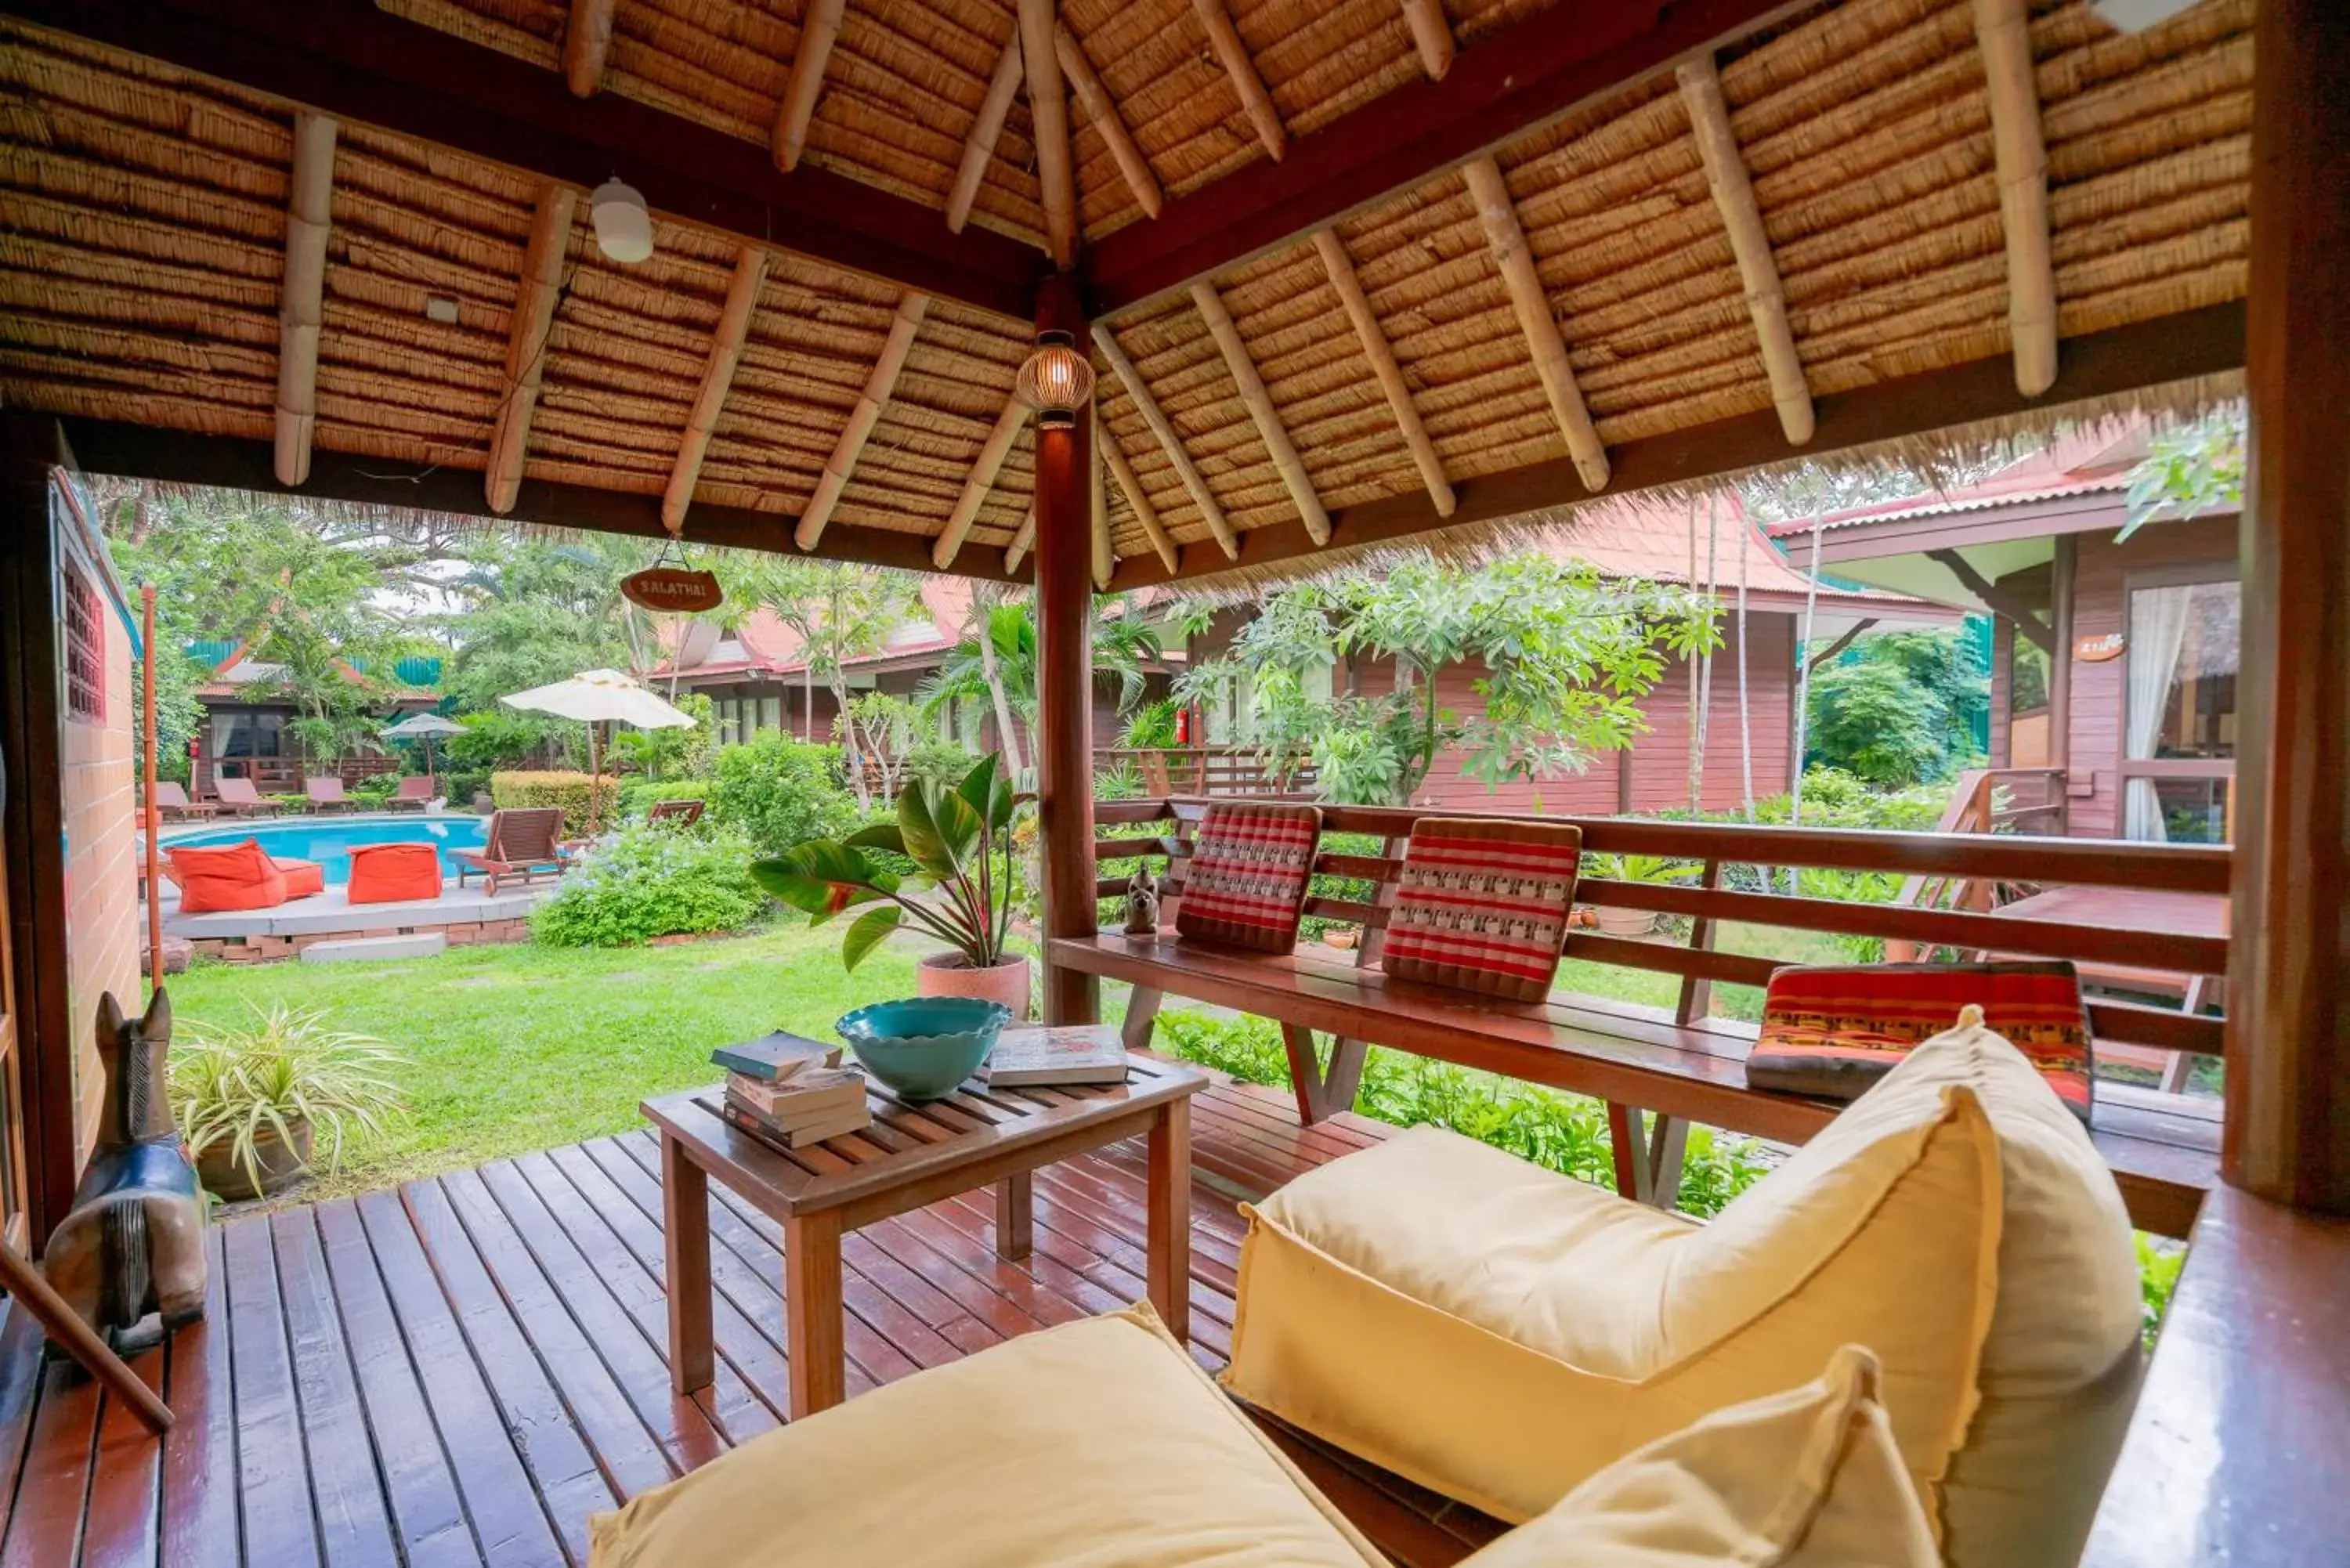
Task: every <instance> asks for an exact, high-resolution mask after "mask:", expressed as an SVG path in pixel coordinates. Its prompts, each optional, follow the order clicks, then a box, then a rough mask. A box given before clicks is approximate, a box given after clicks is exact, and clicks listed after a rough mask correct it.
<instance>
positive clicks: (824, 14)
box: [775, 0, 848, 173]
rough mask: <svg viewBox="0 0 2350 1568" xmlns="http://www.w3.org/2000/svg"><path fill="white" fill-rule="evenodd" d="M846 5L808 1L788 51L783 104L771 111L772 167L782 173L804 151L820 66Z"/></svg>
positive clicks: (820, 87) (843, 0) (844, 1)
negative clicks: (789, 58) (793, 45)
mask: <svg viewBox="0 0 2350 1568" xmlns="http://www.w3.org/2000/svg"><path fill="white" fill-rule="evenodd" d="M847 5H848V0H808V8H807V14H806V16H805V17H804V18H803V19H802V21H801V23H800V41H799V47H797V48H795V49H794V50H793V51H792V74H791V76H790V77H789V78H787V79H786V80H785V83H784V105H783V108H782V109H779V110H777V111H776V114H775V167H776V168H778V169H781V170H783V171H785V172H786V173H788V172H790V171H792V170H794V169H796V168H798V167H799V164H800V154H801V153H803V152H805V151H807V133H808V121H809V120H811V119H814V118H815V117H816V99H818V98H819V97H821V96H822V95H823V93H824V68H825V67H826V66H827V64H829V63H830V62H831V59H832V46H833V42H834V40H835V39H837V38H838V37H839V36H840V17H841V14H842V13H843V12H844V11H846V10H847Z"/></svg>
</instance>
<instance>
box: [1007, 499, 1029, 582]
mask: <svg viewBox="0 0 2350 1568" xmlns="http://www.w3.org/2000/svg"><path fill="white" fill-rule="evenodd" d="M1035 543H1036V509H1035V507H1034V506H1031V507H1030V508H1028V515H1027V516H1026V517H1024V518H1023V519H1021V523H1020V531H1019V532H1018V533H1017V534H1014V535H1012V543H1011V544H1009V545H1005V546H1004V547H1003V575H1004V576H1007V577H1008V576H1012V575H1013V574H1014V572H1017V571H1018V570H1019V569H1020V563H1021V562H1022V561H1024V560H1025V559H1026V558H1027V556H1028V552H1029V551H1030V550H1031V549H1032V548H1034V547H1035Z"/></svg>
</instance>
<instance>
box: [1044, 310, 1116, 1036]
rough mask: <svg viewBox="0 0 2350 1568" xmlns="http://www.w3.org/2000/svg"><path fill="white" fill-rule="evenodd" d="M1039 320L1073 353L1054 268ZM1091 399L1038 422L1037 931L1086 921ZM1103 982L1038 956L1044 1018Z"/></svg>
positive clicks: (1059, 1015) (1090, 867)
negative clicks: (1040, 876)
mask: <svg viewBox="0 0 2350 1568" xmlns="http://www.w3.org/2000/svg"><path fill="white" fill-rule="evenodd" d="M1036 326H1037V329H1038V330H1039V331H1045V330H1048V329H1053V328H1058V329H1060V330H1062V331H1066V332H1068V333H1070V334H1072V335H1073V336H1074V337H1076V347H1077V351H1078V352H1079V353H1083V352H1084V351H1085V348H1086V340H1087V330H1088V329H1087V322H1086V319H1085V316H1084V312H1083V307H1082V306H1080V305H1079V304H1078V301H1077V297H1076V285H1075V283H1074V282H1073V281H1072V280H1071V279H1070V278H1069V277H1068V275H1066V274H1057V275H1055V276H1054V277H1053V278H1052V279H1050V280H1048V282H1047V283H1046V285H1045V287H1044V289H1042V290H1041V291H1040V292H1039V295H1038V298H1037V308H1036ZM1092 439H1093V410H1091V409H1089V408H1088V409H1085V410H1080V411H1079V413H1078V415H1077V419H1076V424H1075V425H1073V426H1072V427H1071V428H1069V429H1067V430H1054V431H1048V430H1039V431H1037V432H1036V642H1037V649H1036V732H1035V739H1034V744H1035V754H1036V756H1035V760H1036V811H1037V817H1038V835H1039V837H1040V841H1041V842H1040V848H1041V850H1042V853H1043V857H1044V862H1045V935H1046V936H1047V937H1090V936H1092V935H1093V934H1094V931H1095V925H1096V920H1095V896H1094V880H1095V875H1094V775H1093V767H1094V740H1093V707H1094V703H1093V689H1094V675H1093V619H1094V605H1093V597H1094V585H1093V526H1092V519H1091V517H1090V516H1089V515H1088V513H1089V511H1090V507H1089V504H1088V496H1087V471H1088V469H1089V467H1090V466H1091V465H1090V462H1089V459H1088V457H1087V450H1086V449H1087V447H1088V446H1089V445H1090V444H1091V443H1092ZM1100 1016H1101V983H1100V981H1097V980H1096V979H1095V978H1094V977H1093V976H1092V975H1089V974H1082V973H1079V972H1078V971H1075V970H1070V969H1064V968H1062V967H1061V966H1059V965H1057V964H1055V963H1052V962H1050V961H1047V962H1046V963H1045V1022H1046V1023H1092V1022H1094V1021H1095V1020H1096V1019H1097V1018H1098V1017H1100Z"/></svg>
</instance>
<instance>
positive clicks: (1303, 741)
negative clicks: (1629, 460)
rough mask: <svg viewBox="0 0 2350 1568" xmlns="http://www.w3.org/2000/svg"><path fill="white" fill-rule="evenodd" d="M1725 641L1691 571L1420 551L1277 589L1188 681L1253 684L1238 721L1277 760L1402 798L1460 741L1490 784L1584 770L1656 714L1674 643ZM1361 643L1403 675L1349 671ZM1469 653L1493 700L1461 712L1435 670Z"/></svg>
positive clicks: (1367, 791) (1360, 789)
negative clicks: (1644, 705) (1441, 558)
mask: <svg viewBox="0 0 2350 1568" xmlns="http://www.w3.org/2000/svg"><path fill="white" fill-rule="evenodd" d="M1194 623H1195V624H1196V619H1195V622H1194ZM1720 641H1721V634H1720V632H1719V630H1718V629H1717V628H1716V627H1715V624H1714V613H1713V610H1712V608H1711V605H1710V604H1709V603H1708V602H1707V601H1706V600H1705V599H1703V598H1702V597H1700V596H1697V595H1692V594H1690V593H1689V592H1687V591H1686V590H1684V589H1682V588H1679V587H1669V586H1667V585H1663V584H1657V583H1645V582H1627V581H1623V580H1619V579H1616V578H1610V577H1607V576H1602V575H1601V574H1600V572H1599V571H1598V569H1597V568H1596V567H1594V566H1588V565H1586V564H1583V563H1581V562H1572V561H1561V560H1556V559H1554V558H1552V557H1550V556H1533V555H1530V556H1519V557H1515V558H1513V559H1509V560H1504V561H1500V562H1496V563H1494V564H1493V565H1491V566H1483V567H1480V568H1477V569H1474V570H1467V569H1463V568H1461V567H1459V566H1450V565H1443V564H1440V563H1439V562H1437V561H1436V560H1434V559H1433V558H1431V557H1430V556H1414V557H1411V558H1409V559H1407V560H1405V561H1403V562H1401V563H1400V564H1398V565H1394V566H1387V567H1382V568H1380V569H1378V570H1369V569H1363V568H1356V569H1351V570H1347V571H1344V572H1340V573H1338V574H1336V575H1334V576H1328V577H1325V578H1322V579H1320V580H1318V581H1315V582H1312V583H1306V584H1303V585H1301V586H1299V587H1294V588H1290V589H1287V590H1285V591H1284V592H1281V593H1278V594H1275V595H1274V596H1273V597H1271V598H1270V599H1268V600H1266V601H1265V602H1264V604H1263V607H1261V609H1260V612H1259V613H1258V614H1257V615H1256V617H1255V618H1253V619H1252V620H1250V621H1249V622H1248V624H1247V625H1246V626H1244V627H1243V628H1242V629H1241V631H1240V632H1239V634H1238V635H1237V636H1236V637H1235V638H1234V639H1233V640H1232V647H1231V649H1230V650H1229V651H1228V652H1227V653H1226V654H1225V655H1224V656H1223V657H1222V658H1220V659H1213V660H1210V661H1207V662H1205V663H1203V664H1201V665H1200V666H1198V667H1196V668H1194V669H1193V670H1191V671H1190V672H1189V673H1188V674H1186V675H1185V676H1184V677H1183V679H1182V680H1180V681H1179V682H1178V683H1177V687H1176V694H1177V696H1178V697H1179V698H1180V699H1181V700H1182V701H1187V702H1189V701H1203V700H1212V699H1214V698H1217V697H1221V696H1222V695H1224V694H1226V693H1227V692H1231V691H1235V690H1237V691H1241V692H1243V693H1244V694H1245V701H1243V702H1242V703H1241V704H1240V725H1239V730H1240V732H1239V734H1238V735H1237V736H1235V739H1236V740H1237V741H1238V742H1239V743H1240V744H1242V745H1243V746H1246V747H1248V748H1250V749H1252V750H1253V751H1255V752H1256V753H1258V754H1259V756H1260V757H1261V758H1262V759H1263V762H1264V763H1265V765H1266V767H1267V768H1268V769H1269V770H1270V771H1271V772H1273V773H1274V774H1275V775H1276V776H1286V775H1287V774H1293V773H1295V772H1296V771H1297V770H1298V768H1300V767H1301V766H1302V765H1304V764H1305V763H1307V762H1311V763H1313V764H1314V767H1315V772H1316V774H1317V775H1318V777H1319V779H1320V787H1321V789H1322V792H1323V793H1324V794H1326V795H1327V796H1329V797H1330V798H1331V799H1334V800H1340V801H1348V802H1357V803H1388V804H1397V805H1401V804H1408V803H1409V801H1410V799H1411V797H1412V795H1413V794H1415V793H1416V792H1417V791H1418V790H1419V787H1420V785H1421V784H1423V783H1424V782H1425V781H1426V780H1427V778H1428V774H1429V772H1430V769H1431V768H1433V767H1434V766H1435V764H1436V760H1437V758H1438V757H1439V756H1440V755H1441V754H1442V753H1445V752H1446V751H1448V750H1458V751H1460V752H1462V753H1466V757H1465V762H1464V771H1465V772H1466V773H1468V774H1470V775H1471V777H1475V778H1480V779H1482V780H1483V781H1484V782H1485V783H1486V784H1487V785H1488V786H1489V787H1490V786H1492V785H1494V784H1500V783H1502V782H1503V781H1504V780H1510V779H1541V778H1549V777H1556V776H1559V775H1561V774H1567V773H1575V772H1580V771H1581V770H1582V769H1584V768H1585V767H1586V766H1588V765H1589V763H1590V760H1591V758H1592V756H1593V755H1594V754H1595V753H1599V752H1604V751H1614V750H1620V749H1622V748H1623V747H1626V746H1628V745H1630V744H1631V743H1632V742H1633V740H1634V739H1635V738H1636V737H1637V736H1638V734H1640V733H1641V732H1643V731H1645V730H1646V729H1647V728H1648V724H1647V722H1646V721H1645V720H1644V719H1643V718H1642V717H1641V714H1640V709H1639V699H1640V698H1641V697H1643V696H1645V695H1646V694H1647V693H1648V691H1650V690H1651V689H1652V688H1653V687H1654V686H1655V685H1656V683H1657V680H1658V679H1659V677H1660V676H1661V675H1662V674H1663V673H1664V668H1665V660H1666V659H1667V657H1668V656H1670V655H1680V656H1688V655H1690V654H1694V653H1697V652H1699V651H1701V650H1703V649H1709V648H1711V647H1714V646H1717V645H1718V644H1719V643H1720ZM1365 653H1367V654H1371V655H1374V656H1378V657H1384V658H1387V659H1392V660H1393V661H1394V667H1395V679H1394V684H1393V688H1392V689H1391V690H1390V691H1385V692H1378V693H1372V694H1365V693H1364V692H1362V691H1358V690H1354V689H1353V687H1354V685H1355V682H1353V681H1352V680H1349V681H1348V682H1347V683H1346V684H1345V686H1344V687H1342V686H1341V683H1340V682H1339V681H1338V680H1337V679H1336V671H1337V669H1338V667H1339V666H1340V665H1341V664H1342V663H1347V664H1351V663H1352V662H1353V660H1354V659H1355V658H1356V656H1357V655H1358V654H1365ZM1471 662H1473V663H1476V664H1479V665H1482V671H1483V672H1482V674H1481V675H1479V676H1478V677H1477V679H1476V680H1475V683H1474V686H1475V690H1476V692H1477V694H1478V696H1479V698H1480V699H1481V700H1482V703H1481V711H1477V712H1475V713H1471V714H1467V715H1462V714H1459V713H1455V712H1453V711H1451V710H1449V709H1447V708H1445V707H1444V706H1443V705H1442V704H1441V702H1440V701H1439V697H1438V687H1437V677H1438V676H1439V675H1440V673H1442V672H1443V671H1444V670H1447V669H1450V668H1451V667H1452V666H1453V665H1456V664H1463V663H1471ZM1317 670H1328V671H1330V672H1331V677H1332V678H1331V680H1330V684H1329V694H1328V695H1327V696H1325V695H1324V694H1323V691H1322V682H1321V680H1320V679H1319V677H1318V676H1316V677H1315V679H1314V680H1312V681H1311V682H1310V683H1309V680H1308V679H1307V677H1308V672H1310V671H1317Z"/></svg>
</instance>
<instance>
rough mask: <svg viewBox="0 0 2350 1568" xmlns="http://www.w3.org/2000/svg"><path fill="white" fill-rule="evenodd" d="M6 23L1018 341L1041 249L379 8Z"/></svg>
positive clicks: (301, 2)
mask: <svg viewBox="0 0 2350 1568" xmlns="http://www.w3.org/2000/svg"><path fill="white" fill-rule="evenodd" d="M7 9H8V10H9V11H10V12H11V13H12V14H14V15H16V16H22V17H25V18H26V19H27V20H29V21H33V22H36V23H39V24H41V25H42V26H49V27H55V28H57V30H58V31H60V32H66V33H71V34H75V35H78V36H81V37H86V38H92V39H95V40H97V41H99V42H100V43H104V44H109V45H111V46H113V47H117V48H120V49H124V50H127V51H129V52H130V53H131V54H134V55H139V56H143V57H147V58H150V59H156V60H162V61H165V62H167V63H169V64H172V65H174V66H178V67H182V68H183V69H187V70H192V71H196V72H200V73H202V74H203V75H205V76H210V77H215V78H219V79H221V80H223V81H229V82H234V83H237V84H239V85H241V86H243V87H245V88H250V89H252V90H255V91H257V92H264V93H270V94H274V95H276V96H277V97H280V98H285V99H291V100H293V101H294V102H296V103H298V104H302V105H305V106H307V107H308V108H311V109H316V110H317V111H318V112H320V113H322V114H327V115H330V116H332V117H333V118H335V119H338V120H340V121H342V122H343V123H344V124H346V125H351V124H360V125H370V126H377V127H380V128H382V129H384V130H390V131H393V132H395V133H398V134H400V135H404V136H412V137H417V138H420V139H421V140H426V141H429V142H432V143H435V144H437V145H440V146H442V147H447V148H452V149H454V150H455V151H459V152H463V153H466V154H469V155H471V156H473V157H477V158H482V159H484V160H487V161H491V162H494V163H498V164H502V165H504V166H505V167H506V168H509V169H518V170H520V171H524V172H525V173H527V174H531V175H534V176H536V177H537V178H539V179H542V180H550V181H556V182H562V183H565V184H570V185H576V186H577V187H579V188H580V189H582V190H586V189H588V188H591V187H593V186H595V185H596V184H598V183H599V182H602V181H604V180H605V179H607V178H608V177H609V176H610V175H611V174H612V173H613V172H614V171H621V172H622V173H623V174H624V175H625V177H626V178H627V179H628V181H629V183H630V184H632V185H634V186H635V187H636V188H637V189H638V190H639V191H641V192H644V196H645V201H646V202H647V203H648V204H649V205H650V206H651V207H652V208H653V210H654V211H655V212H658V213H667V214H671V215H672V216H675V217H678V218H680V219H682V220H684V221H686V222H689V223H698V224H701V225H702V226H704V227H706V228H712V229H717V230H722V231H724V232H726V233H729V234H733V235H734V236H735V237H737V238H738V239H741V240H745V241H749V242H752V243H754V244H764V245H772V246H775V247H776V248H778V249H783V250H789V251H791V252H794V253H795V254H799V255H804V256H808V257H812V258H813V259H815V260H816V261H819V262H823V263H826V264H828V265H834V266H839V267H845V268H847V269H848V270H850V271H852V272H858V273H863V274H865V275H868V276H872V277H878V278H881V279H883V280H885V281H888V282H890V283H894V284H895V285H897V286H899V287H900V288H911V289H919V290H920V291H922V292H923V293H926V294H930V295H932V296H936V297H938V298H941V299H950V300H954V301H956V302H958V303H960V304H963V305H967V306H972V308H974V309H978V310H983V311H985V312H987V313H988V314H989V315H991V316H994V317H999V318H1003V319H1008V320H1014V321H1017V322H1019V323H1020V324H1021V326H1022V327H1023V328H1026V327H1027V326H1028V325H1029V323H1030V320H1031V317H1032V316H1033V314H1034V310H1035V295H1036V280H1037V275H1038V273H1039V270H1040V264H1039V258H1038V256H1037V254H1036V252H1035V247H1034V246H1031V245H1028V244H1023V243H1022V242H1020V241H1018V240H1016V239H1013V238H1012V237H1010V236H1008V235H1004V234H993V233H990V232H988V231H985V230H973V231H971V232H968V233H964V234H950V233H947V232H945V231H944V230H943V229H942V228H941V224H940V223H939V214H938V212H937V209H935V208H934V207H931V206H927V205H924V204H922V203H920V202H911V201H908V200H906V199H905V198H903V197H899V196H892V195H889V193H887V192H882V191H879V190H876V189H875V188H873V187H872V186H870V185H867V184H863V183H861V182H858V181H854V180H850V179H847V178H846V177H844V176H842V175H837V174H833V173H831V172H829V171H826V170H824V169H821V168H818V167H816V166H815V165H813V164H803V165H802V166H801V167H800V168H799V169H797V170H795V171H793V172H792V173H789V174H785V173H783V172H781V171H778V170H777V169H776V168H775V161H774V159H773V157H772V156H771V155H770V152H769V150H768V149H767V148H765V147H763V146H760V145H759V144H758V143H756V142H752V141H745V140H742V139H741V138H740V137H735V136H730V135H728V134H727V133H726V132H724V131H723V130H712V128H710V127H708V126H703V125H699V124H696V123H695V122H693V121H691V120H689V119H685V118H684V117H682V116H681V115H676V114H671V113H670V112H668V111H667V110H665V109H656V108H654V107H652V106H651V105H650V104H645V103H639V102H638V101H636V100H635V99H629V98H627V97H625V96H623V95H620V94H618V93H604V94H599V95H598V97H597V98H596V99H594V100H593V101H592V102H591V101H587V100H584V99H577V98H575V97H573V96H572V94H571V90H570V88H569V87H568V86H567V84H566V82H565V79H564V78H563V77H562V76H561V75H560V74H558V73H556V72H555V71H550V70H546V69H544V68H542V67H538V66H535V65H532V64H531V63H529V62H528V61H526V60H521V59H516V58H515V57H512V56H509V55H505V54H501V53H499V52H498V51H497V50H494V49H489V48H484V47H481V46H480V45H477V44H472V43H468V42H466V41H465V40H464V39H462V38H459V37H456V36H453V35H451V34H448V33H443V32H441V31H438V30H437V29H434V28H432V27H429V26H424V25H422V24H421V23H417V22H411V21H409V20H407V19H405V18H403V17H400V16H395V15H393V14H392V13H390V12H389V11H386V10H382V9H380V8H379V7H378V6H377V5H375V4H373V0H7Z"/></svg>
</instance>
